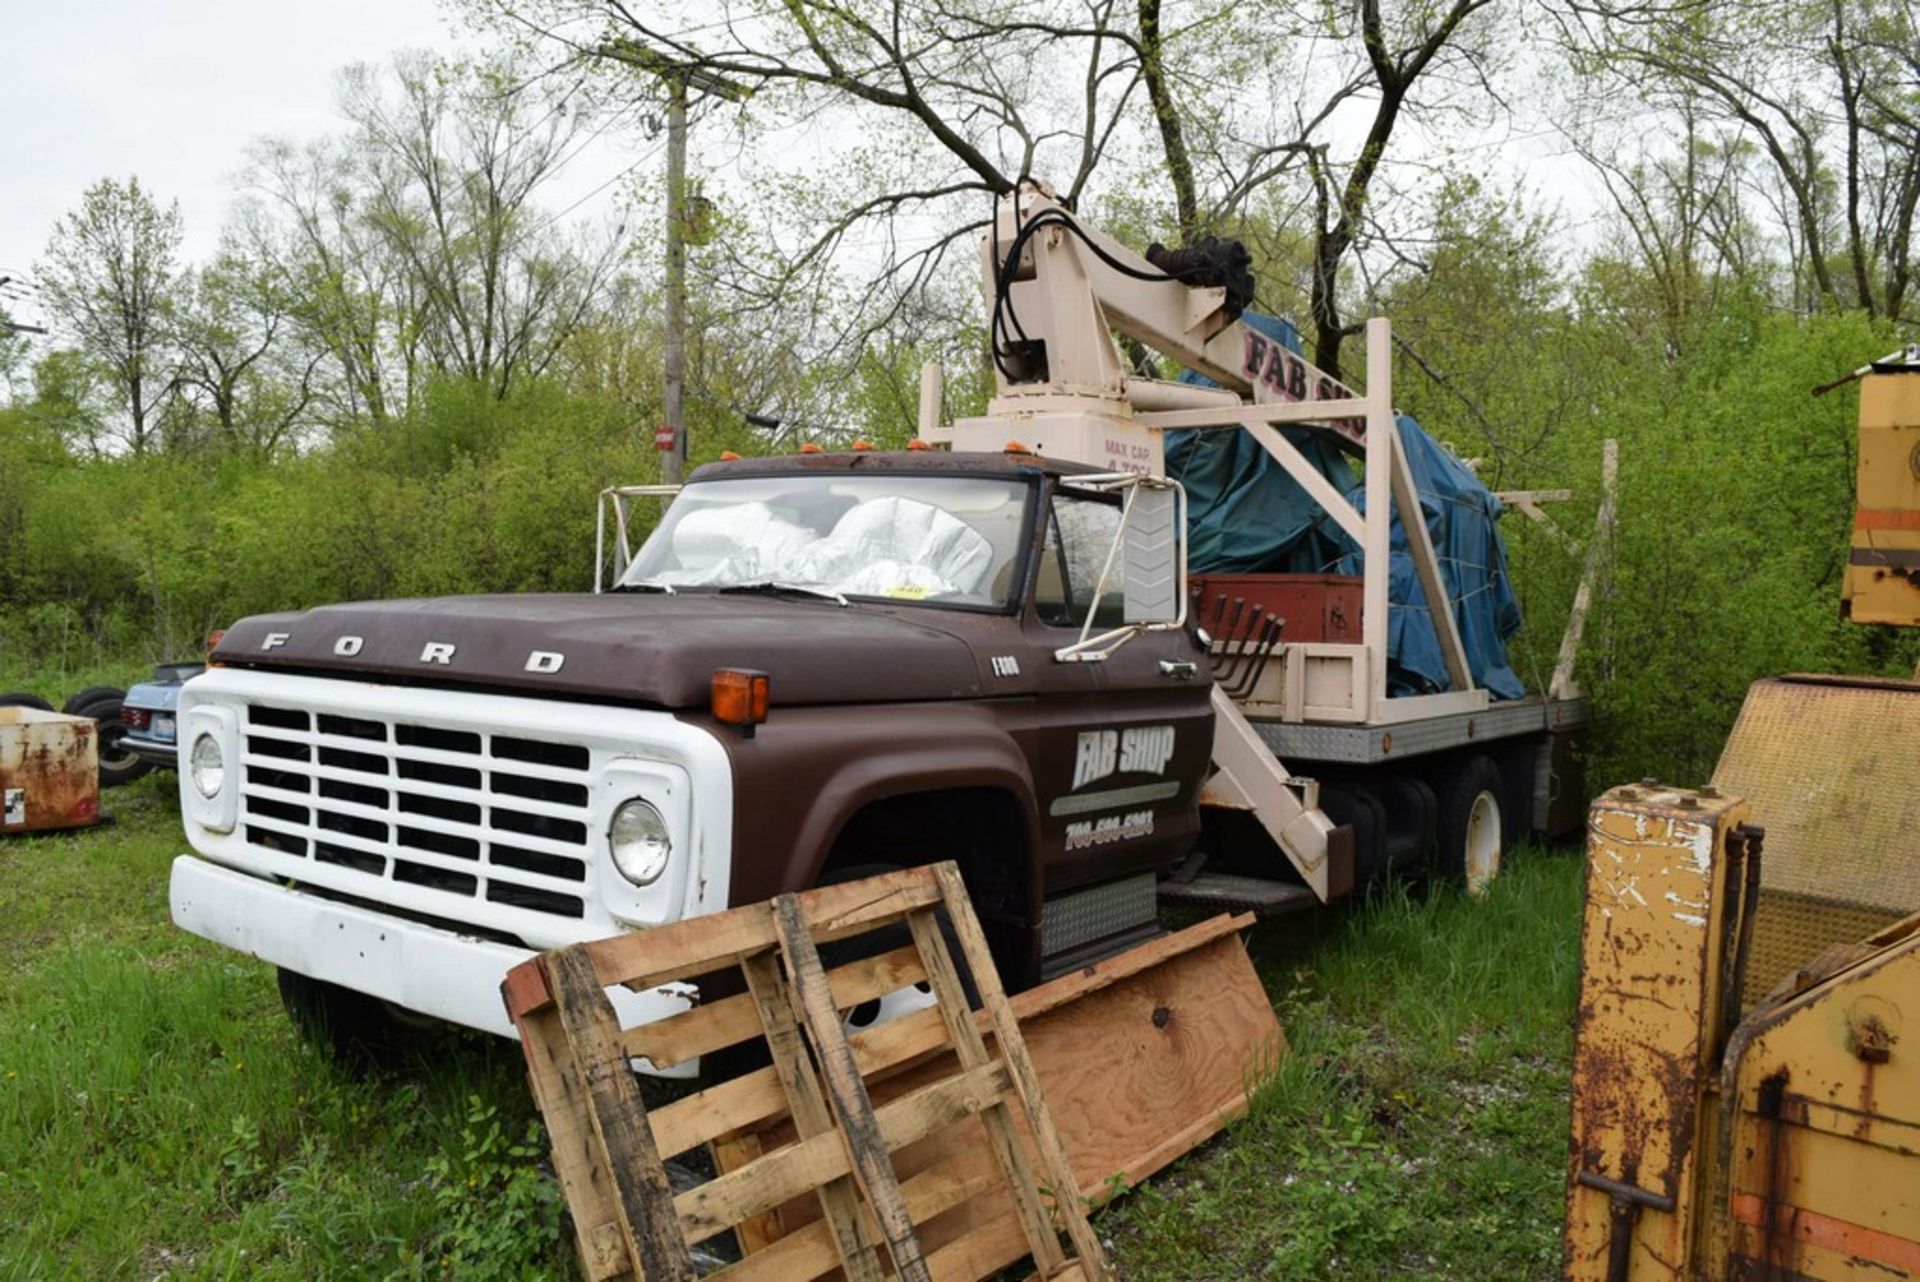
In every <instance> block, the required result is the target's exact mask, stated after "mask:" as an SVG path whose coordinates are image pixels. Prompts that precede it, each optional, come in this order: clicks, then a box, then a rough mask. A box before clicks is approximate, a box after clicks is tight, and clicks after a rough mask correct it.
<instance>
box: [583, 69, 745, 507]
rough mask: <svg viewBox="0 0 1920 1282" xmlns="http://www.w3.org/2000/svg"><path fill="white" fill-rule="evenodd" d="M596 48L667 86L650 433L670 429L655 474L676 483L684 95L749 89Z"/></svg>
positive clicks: (682, 428) (682, 390)
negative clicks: (659, 327) (663, 271)
mask: <svg viewBox="0 0 1920 1282" xmlns="http://www.w3.org/2000/svg"><path fill="white" fill-rule="evenodd" d="M596 53H597V54H598V55H599V56H600V57H602V58H610V59H612V60H613V61H615V62H624V63H626V64H627V65H628V66H630V67H638V68H639V69H640V70H641V71H644V72H646V73H647V74H648V75H651V76H654V77H656V78H658V79H659V81H660V82H661V84H663V85H664V86H665V87H666V90H667V279H666V287H667V288H666V294H667V298H666V304H667V309H666V310H667V316H666V332H665V342H664V347H665V351H663V352H662V353H661V355H662V357H663V358H664V359H663V364H664V366H665V368H664V370H663V377H662V380H661V381H662V386H661V393H660V402H661V404H660V420H661V421H660V427H661V432H660V434H659V435H658V436H657V437H656V438H655V439H656V440H660V441H662V442H663V443H664V441H665V438H666V436H667V434H668V433H671V434H672V437H673V443H672V445H671V446H670V447H667V448H665V449H663V450H662V451H661V452H662V454H664V455H665V457H664V458H662V459H661V460H660V479H661V481H662V482H664V483H665V484H668V485H678V484H680V481H681V479H682V478H683V477H684V476H685V475H686V470H687V415H686V409H687V98H688V95H690V94H694V93H700V94H705V95H707V96H708V97H712V98H722V99H725V100H726V101H728V102H740V101H742V100H743V99H745V98H746V97H747V95H748V94H750V93H751V92H752V90H751V89H749V88H748V87H747V86H746V85H742V84H738V83H736V82H734V81H732V80H729V79H727V78H726V77H724V76H719V75H715V74H714V73H713V72H711V71H707V70H705V69H704V68H701V67H699V66H696V65H692V64H689V63H685V62H680V61H677V60H675V59H674V57H673V56H672V55H671V54H666V53H662V52H660V51H659V50H658V49H653V48H650V47H649V46H647V45H643V44H640V43H639V42H637V41H633V40H614V41H611V42H609V43H607V44H603V45H601V46H599V47H598V49H597V50H596Z"/></svg>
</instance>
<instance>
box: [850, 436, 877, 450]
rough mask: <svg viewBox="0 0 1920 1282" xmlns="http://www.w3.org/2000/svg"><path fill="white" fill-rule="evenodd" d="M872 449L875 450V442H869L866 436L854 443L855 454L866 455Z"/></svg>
mask: <svg viewBox="0 0 1920 1282" xmlns="http://www.w3.org/2000/svg"><path fill="white" fill-rule="evenodd" d="M872 448H873V442H872V441H869V440H868V439H867V438H866V437H864V436H863V437H861V438H860V439H859V440H857V441H855V442H854V443H853V449H854V452H855V453H857V454H865V453H866V452H867V451H868V450H870V449H872Z"/></svg>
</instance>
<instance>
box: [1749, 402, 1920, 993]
mask: <svg viewBox="0 0 1920 1282" xmlns="http://www.w3.org/2000/svg"><path fill="white" fill-rule="evenodd" d="M1915 386H1916V387H1920V376H1917V377H1916V379H1915ZM1916 765H1920V683H1915V682H1911V681H1892V680H1876V679H1871V678H1845V677H1812V676H1791V677H1780V678H1777V679H1775V680H1770V681H1758V682H1755V683H1754V684H1753V686H1752V687H1751V688H1749V689H1748V691H1747V701H1746V704H1745V706H1744V707H1742V708H1741V710H1740V719H1739V721H1738V722H1736V723H1735V725H1734V727H1733V733H1732V734H1731V735H1730V736H1728V738H1727V745H1726V747H1725V749H1723V750H1722V752H1721V755H1720V764H1719V766H1718V767H1717V768H1716V769H1715V771H1714V775H1713V781H1714V784H1715V785H1716V786H1717V787H1719V789H1720V790H1721V791H1723V792H1727V793H1732V794H1735V795H1738V796H1742V797H1745V798H1746V799H1747V801H1748V802H1749V803H1750V804H1751V805H1752V807H1753V818H1754V822H1755V823H1758V824H1761V825H1764V826H1765V828H1766V830H1767V849H1766V859H1765V863H1764V867H1763V871H1762V877H1761V883H1762V888H1761V893H1760V904H1759V909H1758V913H1757V915H1756V919H1755V925H1754V935H1753V948H1752V951H1751V954H1750V956H1749V959H1748V965H1747V976H1746V984H1745V988H1744V991H1743V992H1742V994H1741V998H1742V1005H1743V1007H1750V1006H1751V1005H1752V1004H1753V1003H1754V1002H1755V1001H1756V1000H1758V998H1759V997H1760V996H1761V995H1762V994H1764V993H1766V992H1767V991H1769V990H1770V989H1772V988H1773V987H1774V985H1775V984H1777V983H1778V982H1779V981H1780V980H1781V979H1782V978H1783V977H1784V976H1786V975H1788V974H1789V973H1791V972H1792V971H1793V970H1795V969H1796V968H1798V967H1800V966H1803V965H1805V964H1806V963H1807V962H1808V961H1810V960H1812V958H1813V957H1814V955H1815V954H1817V953H1818V952H1820V950H1821V949H1823V948H1824V947H1826V945H1828V944H1832V943H1839V942H1843V941H1851V940H1856V939H1859V938H1860V937H1861V936H1862V935H1863V934H1865V933H1867V932H1868V931H1870V930H1872V929H1874V928H1875V927H1877V926H1879V925H1882V924H1884V923H1886V922H1888V921H1892V920H1897V919H1899V918H1901V917H1904V916H1905V915H1906V914H1908V913H1910V912H1912V911H1914V910H1915V909H1920V859H1915V858H1914V850H1915V836H1914V834H1915V833H1917V832H1920V789H1916V788H1915V787H1914V786H1913V785H1914V771H1915V767H1916Z"/></svg>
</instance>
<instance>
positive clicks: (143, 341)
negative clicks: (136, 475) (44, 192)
mask: <svg viewBox="0 0 1920 1282" xmlns="http://www.w3.org/2000/svg"><path fill="white" fill-rule="evenodd" d="M180 236H181V230H180V209H179V206H178V205H177V204H175V205H169V206H168V207H167V208H165V209H162V208H160V207H159V206H158V205H156V204H155V203H154V201H153V197H152V196H151V195H149V194H148V193H147V191H146V190H145V189H144V188H143V187H141V186H140V180H139V179H138V178H128V179H127V180H126V181H125V182H119V181H116V180H115V179H112V178H103V179H101V180H100V181H99V182H97V183H95V184H94V185H93V186H91V187H89V188H87V191H86V194H85V195H84V196H82V197H81V200H80V205H79V207H78V208H77V209H75V210H73V211H72V212H71V213H68V214H67V215H66V216H64V217H63V218H61V220H60V222H59V223H58V225H57V226H56V227H55V230H54V235H53V239H52V240H51V241H50V242H49V243H48V245H47V250H46V257H45V261H44V263H43V264H42V266H41V268H40V272H39V276H40V283H41V290H42V292H43V294H44V296H45V298H46V301H47V308H48V310H49V311H50V312H51V313H52V315H53V316H54V318H55V319H56V320H57V321H58V322H59V324H60V325H61V327H62V328H63V329H64V330H65V331H66V332H67V333H68V334H70V335H71V336H72V337H73V339H74V340H75V341H76V342H78V343H79V345H80V348H81V350H82V351H84V352H85V353H86V354H87V355H88V356H89V357H90V358H91V359H92V360H93V361H95V362H97V364H98V365H99V367H100V368H101V369H102V370H103V371H105V373H106V374H107V376H108V378H109V379H110V380H111V382H112V385H113V388H114V393H115V396H116V398H117V399H118V401H119V408H120V409H121V410H122V411H123V412H124V413H125V415H126V419H127V430H126V434H125V441H126V444H127V445H128V447H129V448H131V449H132V450H133V452H134V453H136V454H139V453H143V452H145V451H146V450H147V449H148V448H150V447H151V446H153V445H155V444H157V443H158V442H157V441H156V439H155V435H156V433H155V430H154V429H155V428H156V426H157V424H156V411H157V410H158V409H159V407H160V406H161V404H162V403H163V402H164V401H165V400H166V399H167V398H168V397H170V396H172V395H173V393H174V390H175V386H174V382H173V379H172V369H171V352H170V349H169V346H168V325H169V320H170V317H171V314H172V312H173V309H174V306H175V303H176V287H177V274H178V269H177V265H176V261H175V260H176V256H177V255H178V253H179V248H180Z"/></svg>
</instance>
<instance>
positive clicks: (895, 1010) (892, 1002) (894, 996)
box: [846, 984, 935, 1034]
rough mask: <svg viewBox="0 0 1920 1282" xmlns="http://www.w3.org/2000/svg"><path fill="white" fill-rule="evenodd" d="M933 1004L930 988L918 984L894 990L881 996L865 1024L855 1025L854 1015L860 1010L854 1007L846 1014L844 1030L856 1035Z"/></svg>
mask: <svg viewBox="0 0 1920 1282" xmlns="http://www.w3.org/2000/svg"><path fill="white" fill-rule="evenodd" d="M934 1004H935V1002H934V996H933V990H932V989H931V988H925V989H923V988H922V987H921V985H919V984H908V985H907V986H906V987H905V988H896V989H894V990H893V991H892V992H890V993H887V994H885V995H884V996H882V997H881V998H880V1008H879V1009H878V1010H877V1011H875V1012H874V1015H873V1018H872V1019H869V1020H867V1021H866V1022H865V1023H856V1022H855V1021H854V1018H853V1016H854V1013H855V1012H857V1011H859V1010H860V1008H859V1007H855V1008H854V1010H853V1011H849V1012H847V1019H846V1029H847V1032H848V1033H850V1034H851V1033H858V1032H860V1031H862V1030H863V1029H868V1028H876V1027H878V1026H879V1025H881V1024H885V1023H887V1022H889V1021H891V1020H896V1019H899V1018H900V1017H901V1016H902V1015H911V1014H913V1012H915V1011H917V1010H925V1009H926V1008H927V1007H929V1006H932V1005H934Z"/></svg>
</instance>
